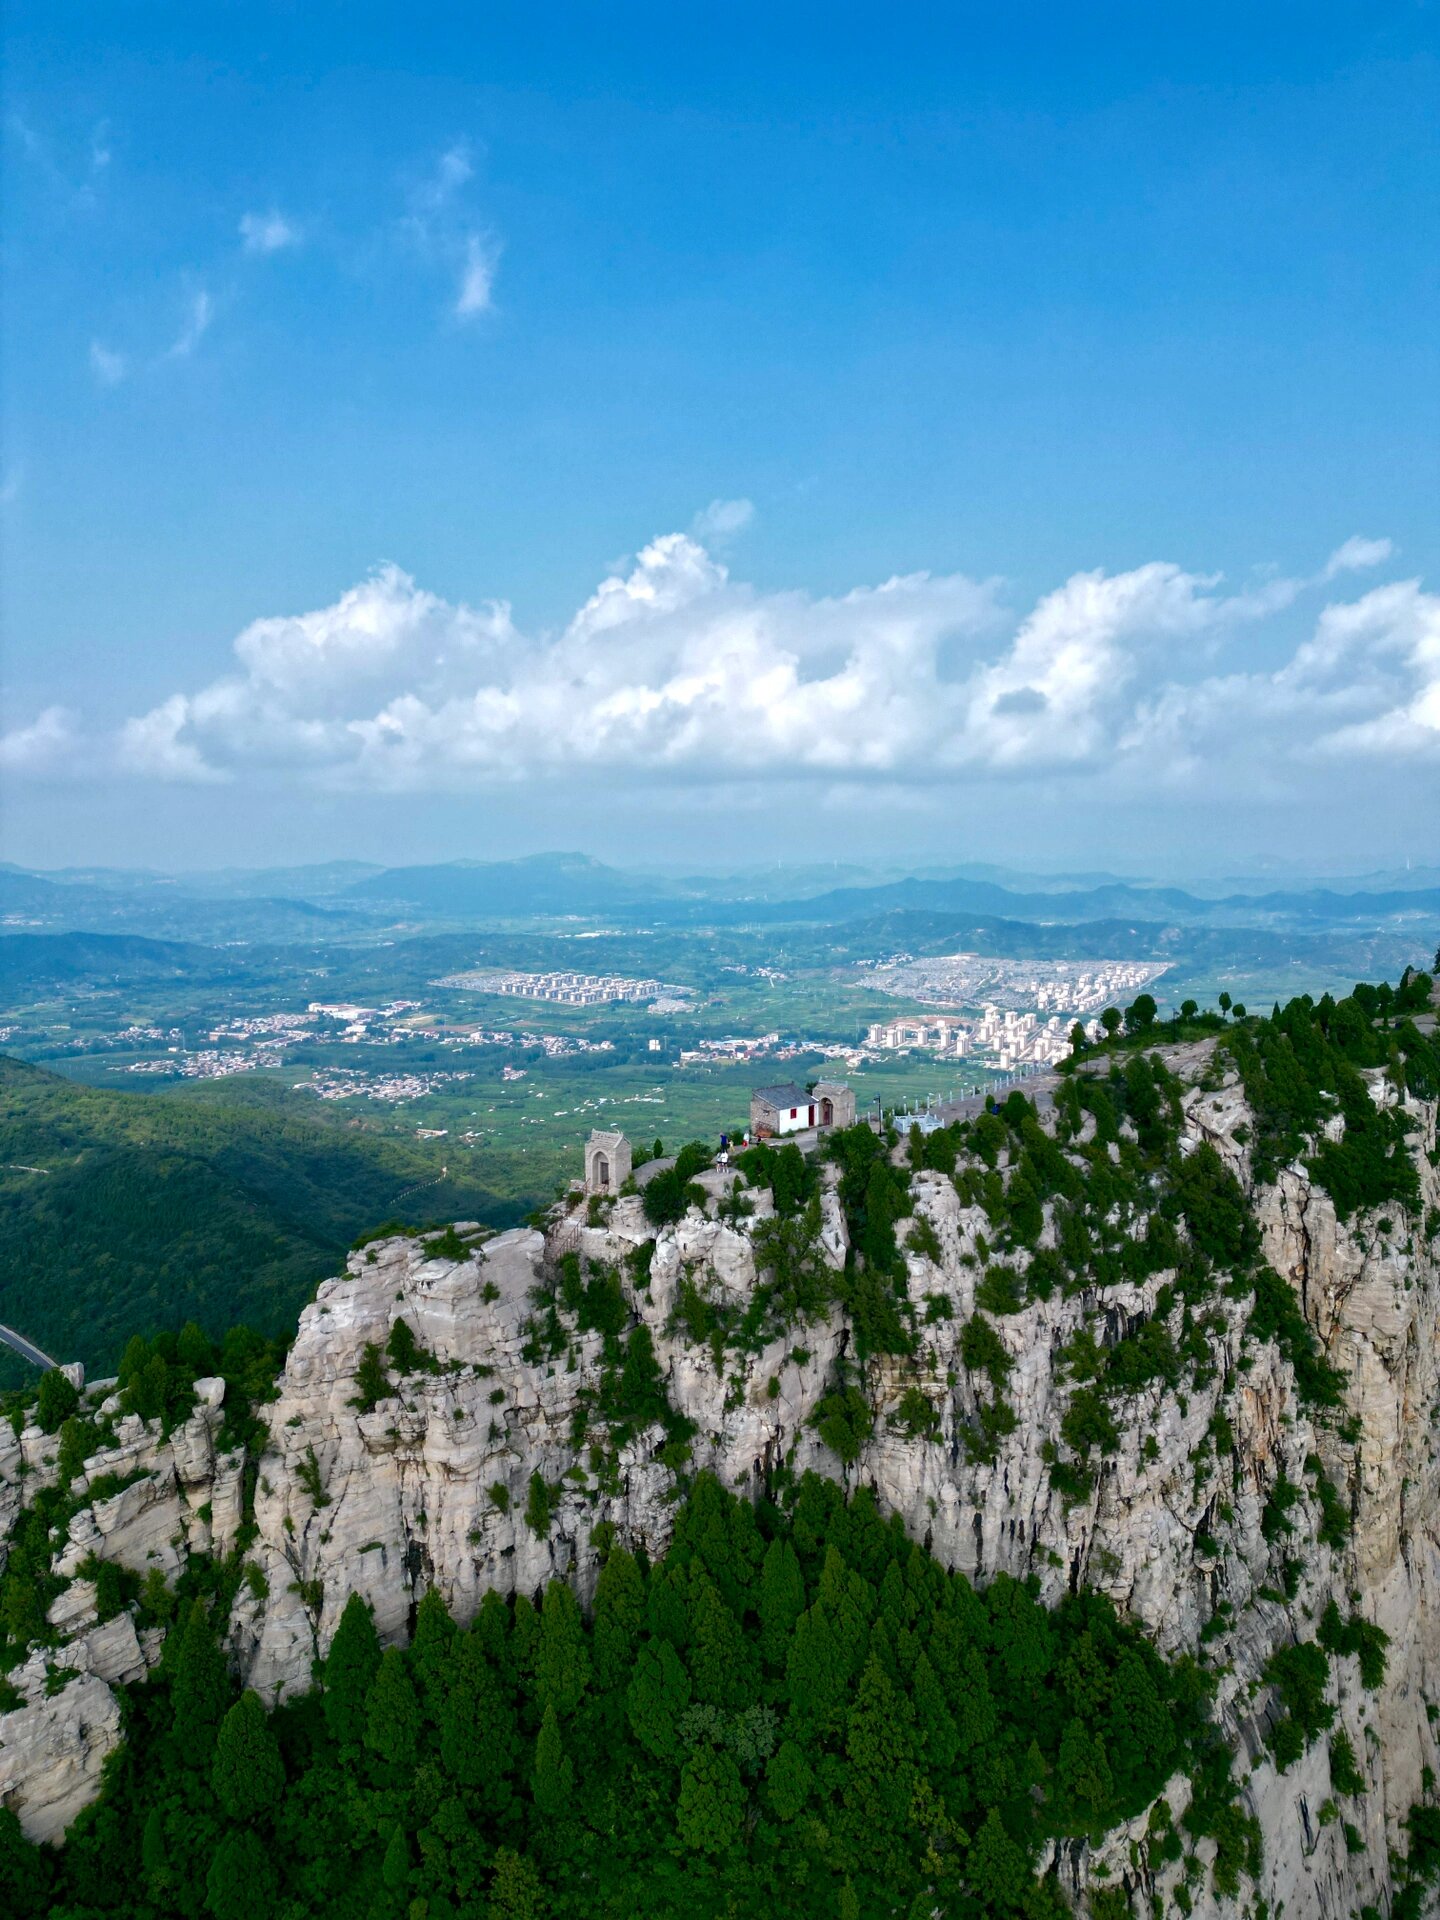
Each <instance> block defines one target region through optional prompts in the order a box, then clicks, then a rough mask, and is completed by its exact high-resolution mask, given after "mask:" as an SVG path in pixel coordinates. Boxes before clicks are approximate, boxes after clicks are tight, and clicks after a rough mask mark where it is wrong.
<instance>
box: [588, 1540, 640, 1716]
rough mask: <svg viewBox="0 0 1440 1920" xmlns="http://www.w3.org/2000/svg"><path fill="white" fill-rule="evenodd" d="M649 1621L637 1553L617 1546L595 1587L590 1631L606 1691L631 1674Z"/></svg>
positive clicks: (599, 1683) (600, 1684) (600, 1683)
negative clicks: (639, 1642) (639, 1643)
mask: <svg viewBox="0 0 1440 1920" xmlns="http://www.w3.org/2000/svg"><path fill="white" fill-rule="evenodd" d="M644 1624H645V1582H644V1581H643V1580H642V1579H641V1577H640V1569H639V1567H637V1566H636V1564H635V1556H634V1555H633V1554H631V1553H627V1552H626V1550H625V1549H624V1547H614V1548H612V1549H611V1551H610V1555H609V1558H608V1559H607V1560H606V1562H605V1565H604V1566H603V1567H602V1568H601V1570H600V1578H599V1580H598V1581H597V1583H596V1587H595V1619H594V1625H593V1627H592V1629H591V1634H590V1651H591V1658H592V1660H593V1662H594V1668H595V1676H594V1677H595V1684H596V1686H597V1687H598V1688H600V1690H601V1691H602V1692H609V1691H610V1689H611V1688H612V1687H617V1686H621V1685H623V1684H624V1682H625V1680H626V1679H627V1678H628V1677H629V1673H630V1668H631V1665H632V1664H633V1661H634V1658H635V1644H636V1641H637V1640H638V1638H639V1635H640V1631H641V1629H642V1627H643V1626H644Z"/></svg>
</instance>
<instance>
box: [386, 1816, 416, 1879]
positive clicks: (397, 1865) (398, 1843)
mask: <svg viewBox="0 0 1440 1920" xmlns="http://www.w3.org/2000/svg"><path fill="white" fill-rule="evenodd" d="M380 1877H381V1879H382V1880H383V1881H384V1882H385V1884H386V1886H387V1887H388V1888H389V1889H390V1891H391V1893H395V1894H398V1893H400V1892H401V1891H402V1890H403V1888H404V1886H405V1883H406V1882H407V1881H408V1880H409V1878H410V1842H409V1840H408V1839H407V1837H406V1834H405V1829H404V1827H402V1826H401V1825H400V1823H399V1822H398V1821H397V1822H396V1823H395V1830H394V1832H393V1833H392V1834H391V1835H390V1844H389V1845H388V1846H387V1847H386V1849H385V1858H384V1860H383V1862H382V1863H381V1867H380Z"/></svg>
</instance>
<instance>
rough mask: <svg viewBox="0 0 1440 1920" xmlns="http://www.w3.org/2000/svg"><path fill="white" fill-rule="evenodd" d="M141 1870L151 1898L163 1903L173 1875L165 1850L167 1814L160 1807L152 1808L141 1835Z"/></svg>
mask: <svg viewBox="0 0 1440 1920" xmlns="http://www.w3.org/2000/svg"><path fill="white" fill-rule="evenodd" d="M140 1869H141V1872H142V1873H143V1874H144V1875H145V1885H146V1887H147V1888H148V1889H149V1891H150V1894H151V1896H152V1897H153V1898H154V1899H156V1900H157V1901H160V1902H162V1903H163V1902H164V1897H165V1895H166V1894H167V1893H168V1891H169V1889H170V1882H171V1873H170V1856H169V1854H168V1853H167V1851H166V1848H165V1814H164V1811H163V1809H162V1808H160V1807H152V1808H151V1809H150V1811H149V1813H147V1814H146V1816H145V1825H144V1828H143V1829H142V1831H141V1834H140Z"/></svg>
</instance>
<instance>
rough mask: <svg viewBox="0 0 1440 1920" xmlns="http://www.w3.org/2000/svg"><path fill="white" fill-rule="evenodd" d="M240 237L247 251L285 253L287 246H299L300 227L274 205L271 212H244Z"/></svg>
mask: <svg viewBox="0 0 1440 1920" xmlns="http://www.w3.org/2000/svg"><path fill="white" fill-rule="evenodd" d="M240 239H241V241H242V243H243V245H244V248H245V251H246V253H283V252H284V250H285V249H286V248H287V247H298V246H299V244H300V229H299V228H298V227H297V226H296V225H295V223H294V222H293V221H291V220H287V219H286V218H285V216H284V214H283V213H276V212H275V210H274V208H273V207H272V208H271V210H270V212H269V213H247V214H243V215H242V216H241V220H240Z"/></svg>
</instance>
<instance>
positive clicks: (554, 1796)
mask: <svg viewBox="0 0 1440 1920" xmlns="http://www.w3.org/2000/svg"><path fill="white" fill-rule="evenodd" d="M574 1784H575V1768H574V1765H573V1763H572V1762H571V1759H570V1756H569V1754H568V1753H566V1751H565V1745H564V1742H563V1741H562V1739H561V1737H560V1722H559V1719H558V1718H557V1717H556V1713H555V1708H554V1705H553V1703H552V1704H551V1705H550V1706H548V1707H546V1709H545V1717H544V1719H543V1720H542V1721H541V1722H540V1733H539V1736H538V1738H537V1739H536V1742H535V1772H534V1776H533V1779H532V1782H531V1792H532V1793H533V1795H534V1799H535V1805H536V1806H537V1807H538V1809H539V1810H540V1812H541V1813H543V1814H544V1815H545V1817H546V1819H547V1820H558V1819H560V1818H561V1816H562V1815H563V1814H564V1813H565V1812H566V1811H567V1810H568V1808H569V1806H570V1795H571V1791H572V1790H573V1788H574Z"/></svg>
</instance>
